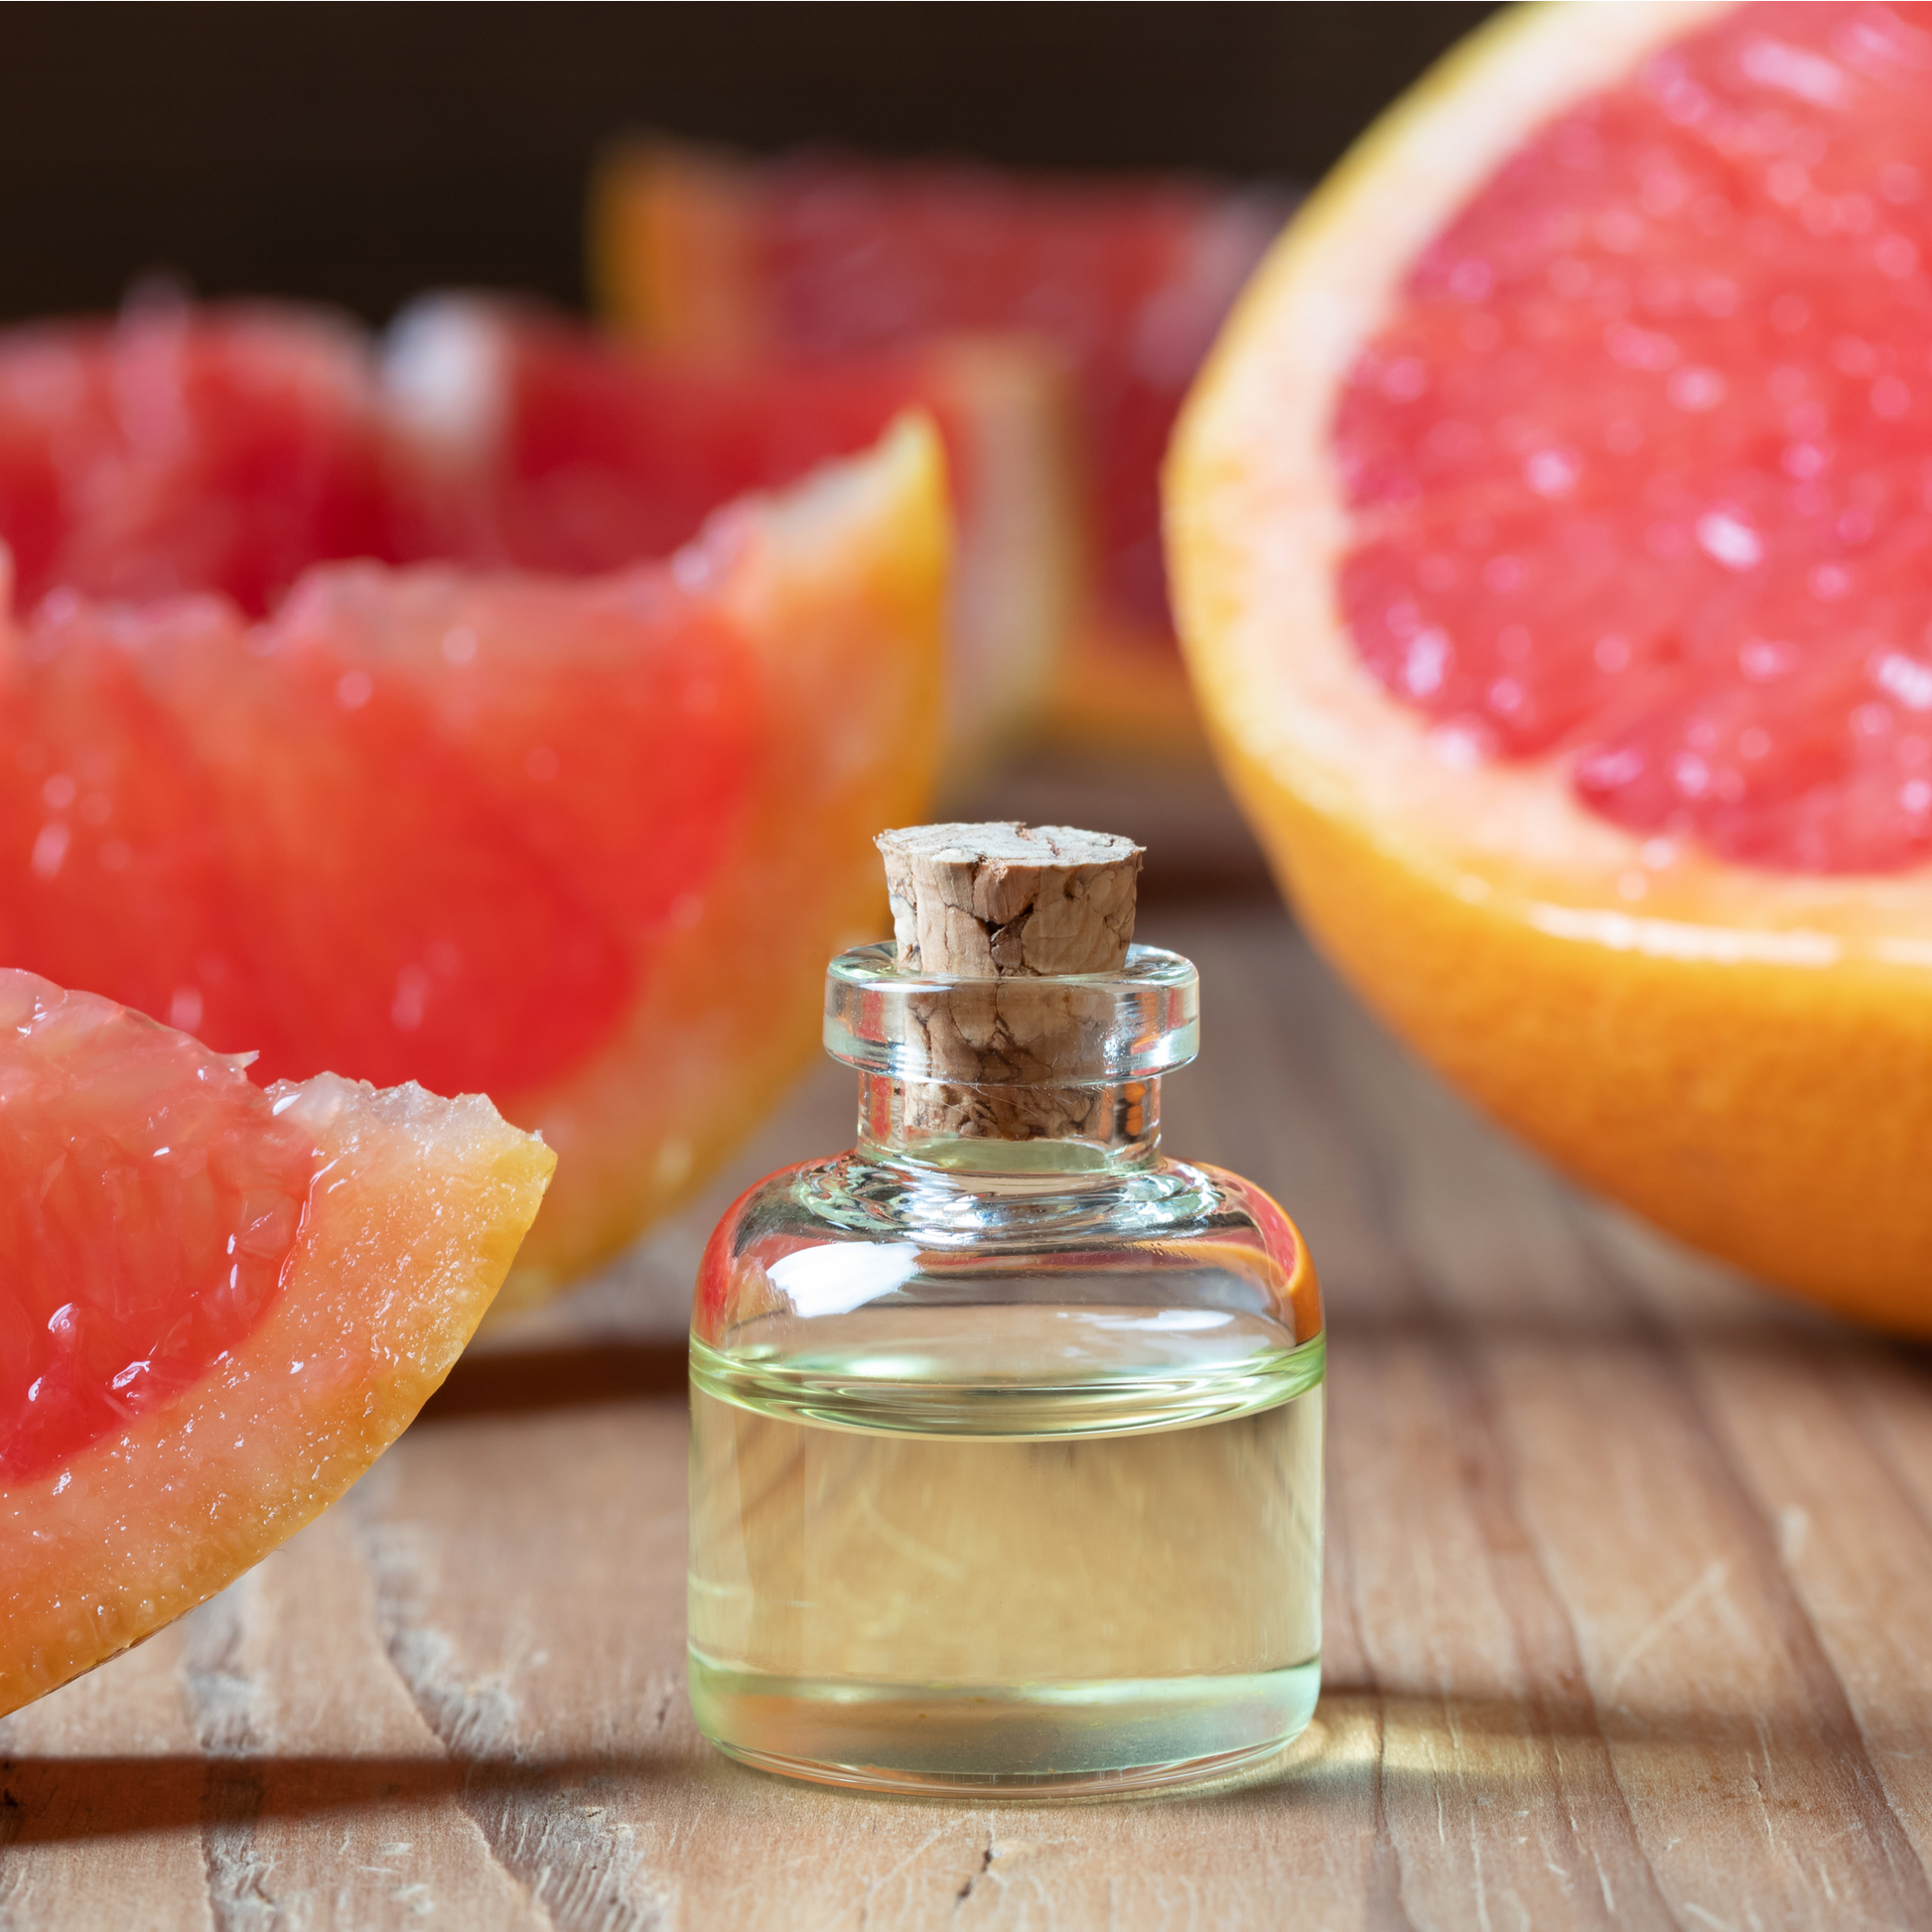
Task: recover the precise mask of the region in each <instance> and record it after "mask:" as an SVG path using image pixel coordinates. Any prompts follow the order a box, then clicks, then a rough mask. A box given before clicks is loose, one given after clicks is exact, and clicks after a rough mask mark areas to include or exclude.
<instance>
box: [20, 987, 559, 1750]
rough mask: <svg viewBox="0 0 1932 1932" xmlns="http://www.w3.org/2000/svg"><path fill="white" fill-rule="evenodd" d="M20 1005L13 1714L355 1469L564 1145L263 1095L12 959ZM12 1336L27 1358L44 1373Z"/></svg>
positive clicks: (466, 1322)
mask: <svg viewBox="0 0 1932 1932" xmlns="http://www.w3.org/2000/svg"><path fill="white" fill-rule="evenodd" d="M0 1005H4V1007H5V1008H6V1010H7V1014H8V1018H9V1021H10V1023H11V1024H10V1025H9V1026H8V1027H7V1029H6V1036H5V1040H4V1042H0V1091H3V1092H4V1105H5V1107H6V1111H7V1129H8V1147H9V1162H10V1165H12V1166H13V1167H14V1168H15V1169H17V1170H18V1171H20V1173H22V1174H24V1173H25V1172H26V1169H27V1168H29V1167H33V1166H35V1165H38V1166H39V1167H40V1168H41V1169H42V1171H43V1177H44V1180H45V1182H46V1185H47V1191H46V1193H45V1195H44V1196H43V1199H42V1201H41V1203H40V1204H39V1205H38V1206H37V1205H36V1204H35V1200H34V1192H33V1190H32V1189H27V1190H24V1191H20V1192H15V1191H13V1190H10V1191H9V1200H10V1201H11V1203H12V1205H11V1206H10V1208H9V1210H8V1214H7V1217H6V1219H7V1226H6V1238H7V1242H8V1248H9V1254H8V1259H9V1263H10V1266H9V1271H8V1279H7V1286H6V1288H5V1290H4V1291H0V1320H4V1321H5V1322H6V1323H7V1324H8V1329H9V1332H8V1336H7V1340H8V1351H7V1356H6V1362H5V1367H4V1369H0V1374H3V1375H4V1376H5V1378H6V1379H5V1381H4V1382H0V1405H4V1406H0V1713H4V1712H6V1711H10V1710H13V1709H15V1708H17V1707H18V1706H19V1705H21V1704H24V1703H26V1702H27V1701H28V1700H29V1699H31V1698H34V1697H38V1696H40V1695H42V1694H43V1693H44V1692H46V1691H50V1690H53V1689H54V1688H55V1687H56V1686H58V1685H60V1684H63V1683H65V1682H66V1681H67V1680H68V1679H69V1678H70V1677H73V1676H75V1675H76V1674H77V1673H79V1672H80V1671H83V1670H87V1669H89V1668H91V1667H92V1666H93V1665H94V1664H97V1663H99V1662H101V1661H102V1659H104V1658H106V1657H110V1656H112V1655H113V1654H114V1653H115V1652H116V1651H118V1650H122V1649H124V1648H126V1646H127V1645H129V1644H131V1643H134V1642H137V1641H138V1640H139V1639H140V1638H142V1637H144V1636H146V1635H147V1634H148V1633H149V1632H150V1631H152V1630H155V1629H157V1628H159V1627H160V1626H161V1625H162V1624H163V1623H165V1622H167V1621H169V1620H170V1619H171V1618H173V1617H175V1616H178V1615H180V1614H181V1613H182V1612H183V1611H184V1610H187V1609H190V1608H192V1607H193V1606H194V1605H195V1604H197V1603H199V1602H201V1601H203V1600H204V1599H205V1598H207V1597H208V1596H210V1595H212V1594H213V1593H214V1591H215V1590H217V1589H219V1588H221V1587H223V1586H224V1585H225V1584H227V1583H229V1582H230V1581H231V1580H232V1579H233V1578H234V1577H236V1576H238V1575H239V1574H240V1573H241V1572H242V1571H243V1570H245V1569H246V1568H247V1567H248V1566H249V1565H250V1564H252V1563H254V1562H256V1561H257V1560H258V1559H259V1558H260V1557H262V1556H263V1555H265V1554H266V1553H267V1551H269V1550H270V1549H272V1548H273V1547H274V1546H275V1545H276V1544H278V1543H280V1542H281V1541H282V1540H283V1539H284V1538H286V1537H288V1536H289V1535H291V1534H292V1533H293V1532H294V1531H295V1530H297V1529H299V1528H300V1527H301V1526H302V1525H303V1524H304V1523H306V1522H307V1521H309V1520H310V1518H312V1517H313V1516H315V1515H316V1514H317V1512H318V1511H320V1510H321V1509H322V1508H323V1507H325V1506H326V1505H327V1504H328V1503H330V1502H332V1501H333V1500H334V1499H335V1498H336V1497H337V1496H339V1495H341V1494H342V1492H343V1491H344V1490H345V1489H346V1488H347V1487H348V1486H349V1484H350V1483H351V1482H353V1481H354V1480H355V1478H356V1477H357V1476H358V1475H360V1474H361V1472H362V1471H363V1470H364V1469H365V1468H366V1467H367V1466H368V1464H369V1463H370V1462H371V1461H372V1460H373V1459H374V1458H375V1456H376V1455H377V1454H379V1453H380V1452H381V1450H382V1449H384V1448H386V1447H387V1446H388V1444H389V1443H391V1442H392V1441H394V1439H395V1438H396V1437H397V1436H398V1435H399V1434H400V1433H401V1432H402V1430H403V1429H404V1428H406V1427H407V1426H408V1424H409V1422H410V1421H411V1420H412V1419H413V1417H414V1416H415V1414H416V1412H417V1410H418V1409H419V1408H420V1407H421V1406H422V1403H423V1401H424V1400H425V1399H426V1397H427V1396H428V1395H429V1394H430V1392H431V1391H432V1390H434V1389H435V1388H436V1386H437V1385H438V1384H439V1383H440V1382H441V1381H442V1379H443V1377H444V1375H445V1374H446V1373H447V1372H448V1370H449V1367H450V1364H451V1363H452V1362H453V1361H454V1360H455V1359H456V1357H457V1355H458V1354H459V1353H460V1352H461V1350H462V1348H463V1346H464V1344H465V1342H466V1341H468V1339H469V1337H470V1335H471V1334H472V1332H473V1331H474V1330H475V1328H476V1324H477V1322H478V1320H479V1319H480V1318H481V1317H482V1314H483V1310H484V1309H485V1308H486V1307H487V1306H488V1304H489V1301H490V1298H491V1297H492V1296H493V1294H494V1293H495V1291H496V1289H497V1286H498V1285H499V1283H500V1282H501V1281H502V1279H503V1276H504V1273H505V1271H506V1270H507V1269H508V1267H509V1264H510V1259H511V1257H512V1255H514V1253H515V1251H516V1247H517V1243H518V1241H519V1240H520V1239H521V1237H522V1234H523V1231H524V1230H525V1228H527V1227H528V1225H529V1223H530V1220H531V1218H532V1217H533V1216H534V1215H535V1213H536V1210H537V1205H538V1202H539V1200H540V1199H541V1197H542V1193H543V1188H544V1184H545V1181H546V1179H547V1177H548V1175H549V1173H550V1170H551V1167H552V1165H553V1162H554V1156H552V1155H551V1154H550V1152H549V1151H548V1150H547V1149H545V1148H544V1147H543V1146H541V1145H540V1144H539V1143H538V1142H537V1141H535V1140H534V1139H533V1138H532V1137H530V1136H529V1135H526V1134H520V1133H518V1132H517V1131H516V1130H515V1129H513V1128H510V1127H508V1126H506V1125H505V1124H504V1123H503V1122H502V1121H501V1120H500V1119H499V1118H498V1117H497V1115H496V1113H495V1111H494V1110H493V1109H492V1108H491V1107H490V1105H489V1103H488V1102H487V1101H485V1100H482V1099H478V1098H474V1097H472V1098H467V1099H463V1100H456V1101H450V1100H440V1099H438V1098H436V1097H435V1096H434V1095H432V1094H428V1093H425V1092H424V1091H423V1090H422V1089H421V1088H419V1087H414V1086H409V1087H399V1088H395V1089H391V1090H390V1091H387V1092H377V1091H374V1090H373V1089H371V1088H368V1087H366V1086H355V1085H351V1084H350V1083H348V1082H347V1081H344V1080H339V1079H336V1078H335V1077H334V1076H332V1075H328V1074H324V1075H321V1076H319V1077H318V1078H316V1079H314V1080H312V1081H309V1082H308V1083H307V1084H306V1085H303V1086H299V1087H297V1086H289V1085H286V1084H283V1085H279V1086H276V1087H273V1088H271V1089H269V1090H268V1091H266V1092H263V1091H262V1090H261V1089H259V1088H256V1087H252V1086H250V1085H249V1083H248V1082H247V1081H246V1080H245V1079H243V1078H242V1076H241V1075H240V1073H239V1071H238V1070H237V1069H236V1068H235V1067H234V1066H233V1065H232V1064H231V1063H230V1062H227V1061H224V1060H222V1059H220V1058H219V1057H218V1056H215V1055H211V1054H209V1053H207V1051H206V1050H205V1049H203V1048H201V1047H199V1046H198V1045H197V1044H196V1043H195V1042H194V1041H192V1040H188V1039H185V1038H184V1037H183V1036H181V1035H176V1034H172V1033H170V1032H169V1031H168V1030H166V1029H163V1028H160V1027H157V1026H155V1025H154V1024H153V1023H152V1022H149V1021H146V1020H143V1019H141V1018H139V1017H138V1016H135V1015H131V1014H128V1013H126V1012H125V1011H124V1010H122V1009H119V1008H116V1007H114V1006H112V1005H111V1004H110V1003H109V1002H106V1001H103V1000H98V999H94V998H92V997H91V996H89V995H85V994H63V993H62V992H61V990H60V989H59V988H58V987H55V986H53V985H51V984H49V983H48V982H46V981H42V980H37V979H34V978H33V977H32V976H30V975H27V974H22V973H9V974H6V975H4V976H0ZM164 1131H165V1132H166V1133H167V1134H168V1136H169V1139H168V1140H167V1142H165V1143H163V1144H161V1145H160V1146H159V1147H157V1146H156V1145H155V1141H156V1136H157V1135H158V1134H160V1133H162V1132H164ZM49 1302H59V1303H60V1306H59V1307H58V1308H56V1309H55V1310H54V1311H53V1312H52V1314H51V1315H50V1316H49V1317H48V1318H47V1320H46V1321H44V1322H42V1323H41V1324H40V1325H41V1328H42V1329H43V1330H44V1331H45V1332H46V1333H47V1335H48V1337H49V1339H48V1340H47V1341H46V1342H42V1341H41V1340H40V1339H39V1338H38V1336H37V1335H36V1333H35V1326H36V1318H37V1317H38V1316H39V1315H40V1313H41V1309H42V1306H43V1305H44V1304H47V1303H49ZM16 1331H18V1332H16ZM16 1347H20V1348H24V1349H26V1350H29V1351H37V1354H36V1374H35V1378H34V1380H33V1381H32V1382H30V1383H29V1384H28V1385H27V1387H26V1388H25V1389H16V1387H15V1383H16V1382H17V1380H18V1375H19V1371H18V1368H17V1362H18V1361H19V1359H20V1358H19V1357H18V1356H16V1354H15V1352H14V1351H15V1349H16ZM129 1351H132V1353H131V1354H129ZM123 1354H128V1356H129V1358H128V1360H127V1361H125V1362H123V1363H120V1364H119V1365H118V1366H113V1365H114V1364H115V1362H116V1358H117V1357H119V1356H121V1355H123ZM143 1365H145V1366H143ZM130 1370H133V1371H135V1372H133V1373H130V1372H129V1371H130ZM79 1395H85V1396H86V1397H87V1398H89V1402H90V1406H89V1407H87V1409H86V1411H85V1413H84V1414H83V1413H80V1411H79V1409H78V1408H77V1407H76V1403H75V1400H74V1398H76V1397H77V1396H79ZM42 1402H59V1403H61V1404H62V1405H63V1407H62V1410H61V1416H60V1419H59V1420H58V1421H53V1420H51V1419H50V1420H43V1419H42V1418H40V1417H39V1416H38V1415H37V1414H36V1413H35V1412H36V1411H37V1410H38V1408H39V1405H40V1404H41V1403H42Z"/></svg>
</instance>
